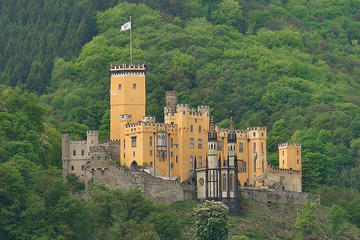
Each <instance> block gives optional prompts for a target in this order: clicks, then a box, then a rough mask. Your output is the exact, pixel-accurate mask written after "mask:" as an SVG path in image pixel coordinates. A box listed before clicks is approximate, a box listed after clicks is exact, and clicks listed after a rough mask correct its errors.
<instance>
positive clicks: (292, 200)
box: [239, 187, 320, 205]
mask: <svg viewBox="0 0 360 240" xmlns="http://www.w3.org/2000/svg"><path fill="white" fill-rule="evenodd" d="M239 194H240V196H241V197H243V198H246V199H250V200H253V201H256V202H262V203H285V204H298V205H302V204H304V203H305V202H306V200H312V201H315V202H317V203H319V204H320V196H319V195H317V194H311V193H304V192H289V191H282V190H274V189H268V188H251V187H243V188H239Z"/></svg>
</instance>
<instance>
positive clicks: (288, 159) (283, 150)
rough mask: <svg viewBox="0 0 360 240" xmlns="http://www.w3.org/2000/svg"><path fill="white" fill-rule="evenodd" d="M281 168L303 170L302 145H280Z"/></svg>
mask: <svg viewBox="0 0 360 240" xmlns="http://www.w3.org/2000/svg"><path fill="white" fill-rule="evenodd" d="M278 148H279V168H283V169H292V170H298V171H300V170H301V144H300V143H283V144H279V146H278Z"/></svg>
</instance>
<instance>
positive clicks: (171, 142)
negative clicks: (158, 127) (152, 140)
mask: <svg viewBox="0 0 360 240" xmlns="http://www.w3.org/2000/svg"><path fill="white" fill-rule="evenodd" d="M173 145H174V139H173V138H170V147H173Z"/></svg>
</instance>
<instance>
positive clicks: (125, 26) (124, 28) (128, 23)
mask: <svg viewBox="0 0 360 240" xmlns="http://www.w3.org/2000/svg"><path fill="white" fill-rule="evenodd" d="M129 29H131V21H130V22H127V23H125V24H124V25H122V26H121V31H126V30H129Z"/></svg>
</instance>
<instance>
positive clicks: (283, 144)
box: [278, 142, 301, 149]
mask: <svg viewBox="0 0 360 240" xmlns="http://www.w3.org/2000/svg"><path fill="white" fill-rule="evenodd" d="M287 147H300V149H301V144H300V143H291V142H289V143H281V144H279V145H278V148H279V149H284V148H287Z"/></svg>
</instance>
